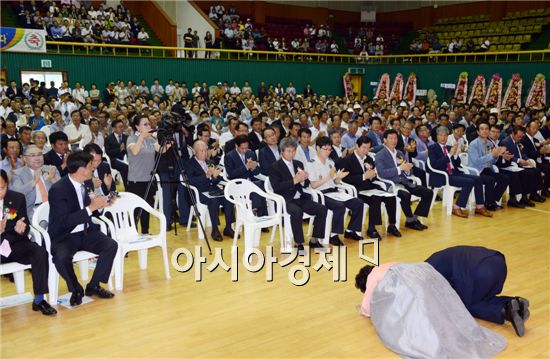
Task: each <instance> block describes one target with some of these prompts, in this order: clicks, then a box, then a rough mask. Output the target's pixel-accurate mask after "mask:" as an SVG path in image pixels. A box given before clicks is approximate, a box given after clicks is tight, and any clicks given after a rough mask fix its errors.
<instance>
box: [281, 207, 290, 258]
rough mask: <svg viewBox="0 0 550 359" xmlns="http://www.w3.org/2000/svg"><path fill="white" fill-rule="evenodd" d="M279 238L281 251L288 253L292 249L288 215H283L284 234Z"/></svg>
mask: <svg viewBox="0 0 550 359" xmlns="http://www.w3.org/2000/svg"><path fill="white" fill-rule="evenodd" d="M282 237H283V238H281V253H290V252H291V251H292V227H291V226H290V216H289V215H285V217H284V234H283V236H282Z"/></svg>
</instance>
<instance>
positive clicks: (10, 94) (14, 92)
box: [6, 86, 23, 100]
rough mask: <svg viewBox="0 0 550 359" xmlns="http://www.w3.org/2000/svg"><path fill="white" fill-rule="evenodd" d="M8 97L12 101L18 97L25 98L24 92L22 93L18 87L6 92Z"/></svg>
mask: <svg viewBox="0 0 550 359" xmlns="http://www.w3.org/2000/svg"><path fill="white" fill-rule="evenodd" d="M6 97H7V98H9V99H10V100H13V99H14V98H16V97H23V91H21V88H19V87H16V88H15V89H14V88H13V87H11V86H10V87H8V89H7V90H6Z"/></svg>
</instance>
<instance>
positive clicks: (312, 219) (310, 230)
mask: <svg viewBox="0 0 550 359" xmlns="http://www.w3.org/2000/svg"><path fill="white" fill-rule="evenodd" d="M314 219H315V217H310V218H309V224H308V226H307V235H306V237H311V234H312V233H313V221H314Z"/></svg>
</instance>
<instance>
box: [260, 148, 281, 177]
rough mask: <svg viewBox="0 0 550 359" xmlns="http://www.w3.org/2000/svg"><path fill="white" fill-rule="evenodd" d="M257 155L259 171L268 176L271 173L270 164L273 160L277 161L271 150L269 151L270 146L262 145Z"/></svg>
mask: <svg viewBox="0 0 550 359" xmlns="http://www.w3.org/2000/svg"><path fill="white" fill-rule="evenodd" d="M258 157H259V163H260V173H261V174H263V175H265V176H269V174H270V173H271V165H272V164H273V163H274V162H275V161H277V159H276V158H275V155H274V154H273V151H271V148H269V146H267V145H266V146H263V147H262V148H260V151H259V152H258Z"/></svg>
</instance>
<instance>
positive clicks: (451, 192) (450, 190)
mask: <svg viewBox="0 0 550 359" xmlns="http://www.w3.org/2000/svg"><path fill="white" fill-rule="evenodd" d="M426 164H427V165H428V168H429V170H430V171H432V172H433V173H437V174H440V175H442V176H443V177H444V178H445V184H444V185H443V186H442V187H434V190H436V189H438V188H441V189H442V190H443V201H442V204H443V208H444V209H445V211H446V213H447V216H450V215H451V214H452V210H453V203H454V196H455V193H456V192H458V191H460V190H461V188H460V187H455V186H451V185H450V184H449V174H448V173H447V172H445V171H440V170H436V169H435V168H433V167H432V164H431V163H430V159H429V158H428V161H427V162H426Z"/></svg>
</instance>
